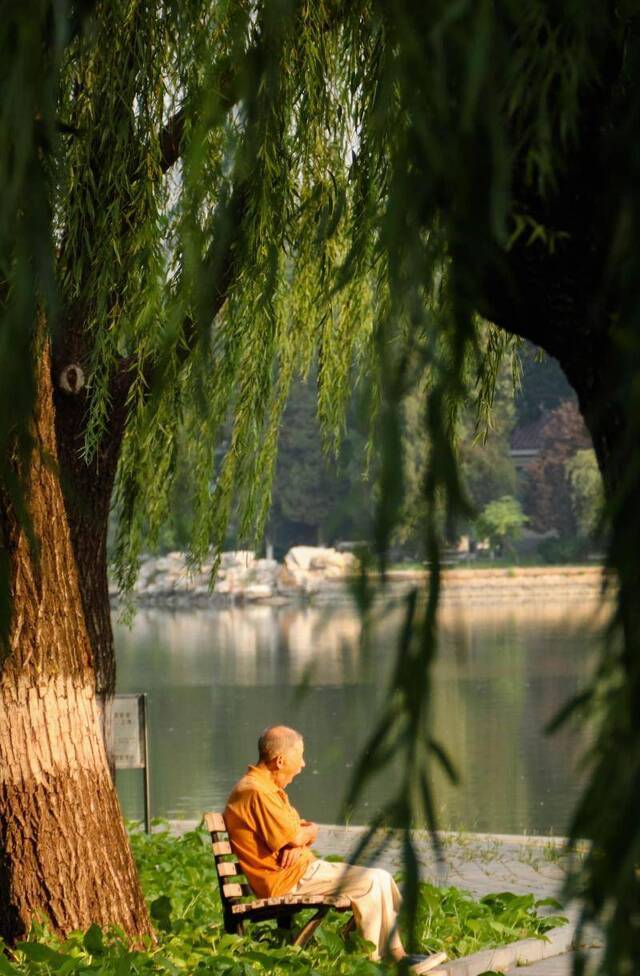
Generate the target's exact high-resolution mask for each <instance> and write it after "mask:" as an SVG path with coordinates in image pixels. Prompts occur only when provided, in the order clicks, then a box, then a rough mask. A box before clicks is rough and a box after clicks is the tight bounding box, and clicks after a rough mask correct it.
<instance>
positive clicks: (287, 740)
mask: <svg viewBox="0 0 640 976" xmlns="http://www.w3.org/2000/svg"><path fill="white" fill-rule="evenodd" d="M299 742H302V736H301V735H300V733H299V732H296V730H295V729H290V728H288V726H286V725H270V726H269V728H268V729H265V730H264V732H263V733H262V735H261V736H260V738H259V739H258V755H259V757H260V762H270V761H271V760H272V759H275V757H276V756H283V755H284V756H286V755H288V754H289V753H290V752H292V751H293V749H294V748H295V746H297V744H298V743H299Z"/></svg>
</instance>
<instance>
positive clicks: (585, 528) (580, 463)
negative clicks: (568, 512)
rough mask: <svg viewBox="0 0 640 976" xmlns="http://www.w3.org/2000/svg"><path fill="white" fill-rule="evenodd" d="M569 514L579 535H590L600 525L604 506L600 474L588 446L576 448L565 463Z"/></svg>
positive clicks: (586, 536) (594, 457) (587, 537)
mask: <svg viewBox="0 0 640 976" xmlns="http://www.w3.org/2000/svg"><path fill="white" fill-rule="evenodd" d="M565 469H566V472H567V478H568V481H569V486H570V491H571V503H572V506H573V513H574V516H575V520H576V525H577V527H578V533H579V535H580V536H582V537H583V538H586V539H590V538H593V537H594V536H595V535H596V533H597V532H598V530H599V529H600V528H601V520H602V515H603V507H604V492H603V489H602V475H601V474H600V469H599V467H598V462H597V460H596V456H595V453H594V452H593V450H591V449H588V450H586V449H584V450H580V451H576V453H575V454H574V455H573V457H571V458H569V460H568V461H567V462H566V463H565Z"/></svg>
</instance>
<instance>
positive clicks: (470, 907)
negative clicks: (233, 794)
mask: <svg viewBox="0 0 640 976" xmlns="http://www.w3.org/2000/svg"><path fill="white" fill-rule="evenodd" d="M131 839H132V845H133V850H134V855H135V858H136V861H137V864H138V867H139V870H140V876H141V881H142V886H143V889H144V892H145V896H146V898H147V901H148V903H149V909H150V914H151V917H152V918H153V920H154V924H155V927H156V932H157V940H156V942H152V941H150V940H147V941H146V942H145V943H141V944H140V945H138V946H137V947H132V945H131V943H130V941H129V940H128V939H127V938H126V937H125V935H124V933H123V932H121V931H119V930H118V929H112V930H110V931H109V932H108V933H105V932H102V930H101V929H100V928H99V927H98V926H97V925H93V926H91V928H90V929H89V930H88V931H87V932H84V933H83V932H77V933H74V934H72V935H71V936H70V937H69V938H68V939H66V940H65V941H60V940H56V939H54V938H53V937H52V936H51V935H50V934H49V933H48V932H47V931H46V929H45V928H44V927H40V926H36V927H35V928H34V930H33V931H32V933H31V936H30V939H29V940H28V941H27V942H22V943H19V944H18V945H17V946H16V948H15V950H14V951H13V952H11V953H10V955H8V956H5V955H2V953H0V976H54V974H59V976H129V974H138V976H146V974H149V976H151V974H161V976H165V974H166V976H181V974H182V973H198V974H200V976H206V974H208V973H216V974H218V973H219V974H229V976H236V974H237V976H254V974H255V976H259V974H260V973H262V972H268V973H276V974H278V973H282V974H284V973H287V974H289V976H290V974H294V976H323V974H327V976H328V974H329V973H340V974H344V976H376V974H378V973H382V972H384V971H385V967H383V966H381V965H378V964H375V963H372V962H370V961H369V960H368V959H367V958H366V946H365V944H364V942H363V941H362V940H361V939H360V937H359V936H358V935H357V934H352V935H350V936H349V937H348V939H347V940H346V941H344V940H343V939H342V938H341V936H340V934H339V931H340V928H341V927H342V925H343V924H344V919H342V918H340V917H339V916H337V915H336V916H335V918H333V919H332V918H331V917H329V918H328V919H327V920H326V921H325V923H324V924H323V926H322V927H321V928H320V929H319V930H318V931H317V933H316V936H315V940H314V941H313V942H312V943H311V944H310V945H309V946H308V947H307V948H306V949H304V950H301V949H298V948H295V947H292V946H289V945H286V944H283V943H282V941H281V938H280V933H279V932H278V930H277V929H276V928H275V926H274V925H269V924H264V925H262V926H260V927H253V929H252V932H251V934H250V935H248V936H245V937H242V938H241V937H239V936H236V935H227V934H226V933H225V932H224V929H223V927H222V917H221V912H220V901H219V898H218V890H217V889H218V886H217V880H216V871H215V864H214V860H213V857H212V856H211V853H210V849H209V843H208V835H207V834H205V833H203V832H201V831H191V832H189V833H186V834H184V835H183V836H182V837H180V838H176V837H174V836H172V835H171V834H170V833H169V831H168V829H164V830H161V831H159V832H157V833H154V834H152V835H150V836H149V835H146V834H143V833H140V832H137V831H134V832H133V833H132V838H131ZM549 905H552V907H558V908H559V907H560V906H559V905H557V903H551V902H550V901H549V900H547V901H544V902H536V901H535V900H534V898H533V896H532V895H511V894H509V893H501V894H495V895H488V896H487V897H485V898H483V899H481V900H480V901H474V900H473V899H472V898H471V897H470V896H469V895H468V894H467V893H466V892H464V891H461V890H459V889H457V888H437V887H434V886H432V885H429V884H422V885H420V899H419V908H418V919H417V925H416V933H417V940H418V944H417V945H416V948H418V949H420V951H423V952H435V951H439V950H440V949H444V950H446V952H447V953H448V955H449V956H450V957H451V958H455V957H457V956H462V955H468V954H470V953H472V952H476V951H478V950H480V949H485V948H489V947H491V946H496V945H502V944H504V943H507V942H513V941H515V940H517V939H522V938H527V937H531V936H538V937H541V938H544V936H545V933H546V932H548V931H549V930H550V929H552V928H554V927H555V926H557V925H559V924H561V923H562V922H563V921H564V919H563V918H561V917H559V916H557V915H553V916H550V915H546V916H544V915H540V914H539V912H538V909H540V908H542V907H544V906H549ZM258 929H259V930H258Z"/></svg>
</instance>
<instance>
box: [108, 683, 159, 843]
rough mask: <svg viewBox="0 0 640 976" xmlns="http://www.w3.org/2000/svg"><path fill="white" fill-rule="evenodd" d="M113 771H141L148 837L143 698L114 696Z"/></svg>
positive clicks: (145, 721)
mask: <svg viewBox="0 0 640 976" xmlns="http://www.w3.org/2000/svg"><path fill="white" fill-rule="evenodd" d="M113 730H114V740H115V758H116V769H141V770H142V776H143V789H144V829H145V830H146V832H147V833H148V834H149V833H151V796H150V792H149V738H148V733H147V696H146V694H144V693H142V694H138V695H116V697H115V702H114V705H113Z"/></svg>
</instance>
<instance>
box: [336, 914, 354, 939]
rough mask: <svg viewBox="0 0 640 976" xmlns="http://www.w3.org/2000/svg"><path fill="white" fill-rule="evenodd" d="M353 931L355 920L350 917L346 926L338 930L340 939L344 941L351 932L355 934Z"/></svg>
mask: <svg viewBox="0 0 640 976" xmlns="http://www.w3.org/2000/svg"><path fill="white" fill-rule="evenodd" d="M355 929H356V920H355V918H354V917H353V915H352V916H351V918H350V919H349V921H348V922H347V923H346V925H343V926H342V928H341V929H340V936H341V938H343V939H346V938H347V936H348V935H350V934H351V933H352V932H355Z"/></svg>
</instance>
